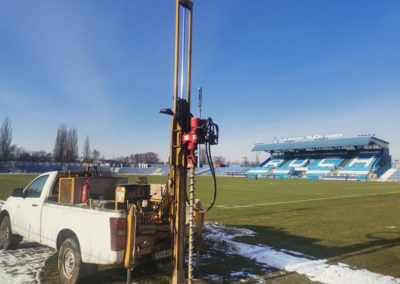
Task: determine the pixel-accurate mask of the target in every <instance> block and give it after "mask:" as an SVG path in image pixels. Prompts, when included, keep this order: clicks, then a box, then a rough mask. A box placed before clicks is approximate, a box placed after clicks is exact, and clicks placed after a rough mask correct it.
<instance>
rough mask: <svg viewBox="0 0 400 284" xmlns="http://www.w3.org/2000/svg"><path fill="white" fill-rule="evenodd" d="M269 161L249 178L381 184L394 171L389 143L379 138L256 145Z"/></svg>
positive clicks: (312, 139) (319, 138)
mask: <svg viewBox="0 0 400 284" xmlns="http://www.w3.org/2000/svg"><path fill="white" fill-rule="evenodd" d="M252 151H255V152H260V151H262V152H267V153H269V158H268V159H266V160H265V161H264V162H262V163H261V164H260V165H259V166H258V167H255V168H252V169H250V170H249V171H248V172H247V173H246V177H249V178H251V177H265V178H305V179H339V180H359V181H367V180H377V179H378V178H379V177H380V176H381V175H382V174H384V173H385V172H386V171H387V170H388V169H390V168H391V164H392V161H391V156H390V154H389V143H388V142H386V141H384V140H382V139H379V138H377V137H375V136H370V135H362V136H358V137H352V138H344V137H343V135H338V134H335V135H325V136H324V135H318V136H314V137H310V136H308V137H301V138H289V139H282V140H277V139H275V140H274V142H273V143H271V144H256V145H255V146H254V147H253V149H252Z"/></svg>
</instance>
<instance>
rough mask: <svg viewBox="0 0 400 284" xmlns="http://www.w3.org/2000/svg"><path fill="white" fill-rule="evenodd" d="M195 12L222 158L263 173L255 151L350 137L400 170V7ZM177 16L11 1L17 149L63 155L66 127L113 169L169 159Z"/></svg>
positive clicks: (283, 4)
mask: <svg viewBox="0 0 400 284" xmlns="http://www.w3.org/2000/svg"><path fill="white" fill-rule="evenodd" d="M194 4H195V6H194V39H193V44H194V47H193V73H192V87H193V92H194V93H195V91H196V89H197V88H198V87H199V86H202V87H203V89H204V93H203V100H204V102H203V113H204V115H207V116H212V117H213V118H214V121H216V122H217V123H219V125H220V129H221V130H220V135H221V139H220V145H218V146H217V147H214V154H215V155H223V156H225V157H226V158H227V159H228V160H231V161H235V160H237V161H239V160H240V159H241V157H244V156H247V157H249V159H250V160H254V159H255V153H252V152H250V149H251V148H252V146H253V144H254V143H256V142H270V141H271V140H272V138H273V137H275V136H277V137H281V138H284V137H293V136H303V135H313V134H321V133H338V132H339V133H344V134H346V136H354V135H358V134H364V133H375V134H376V135H377V136H378V137H380V138H382V139H385V140H387V141H389V142H390V143H391V152H392V154H393V156H394V157H395V158H399V157H400V126H399V125H400V124H399V123H398V119H399V113H400V112H399V106H400V80H399V78H400V53H399V50H400V2H399V1H322V0H314V1H311V0H308V1H297V0H296V1H294V0H293V1H289V0H287V1H281V0H279V1H278V0H276V1H267V0H258V1H257V0H255V1H251V5H250V2H249V1H244V0H243V1H239V0H231V1H223V0H219V1H211V0H201V1H194ZM174 13H175V1H173V0H163V1H161V0H160V1H144V0H143V1H1V2H0V50H1V52H0V122H1V121H2V120H3V119H4V118H5V117H6V116H7V115H8V116H9V117H10V118H11V119H12V123H13V129H14V139H13V143H16V144H18V145H20V146H23V147H24V148H26V149H29V150H41V149H44V150H47V151H51V150H52V149H53V145H54V141H55V136H56V131H57V128H58V126H59V125H60V124H61V123H65V124H67V125H68V126H75V127H76V128H77V129H78V135H79V138H80V146H81V147H80V148H82V145H83V142H84V139H85V137H86V135H89V137H90V140H91V146H92V148H96V149H98V150H100V152H101V153H102V154H103V155H105V156H106V157H108V158H113V157H118V156H120V155H128V154H130V153H138V152H144V151H155V152H157V153H159V154H160V156H161V157H162V158H163V159H167V156H168V151H169V122H170V121H169V117H167V116H163V115H160V114H158V111H159V109H160V108H164V107H171V106H172V95H173V49H174V18H175V14H174ZM193 106H194V107H196V106H197V102H195V103H194V104H193ZM195 113H196V111H195Z"/></svg>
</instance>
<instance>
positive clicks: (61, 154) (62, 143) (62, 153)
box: [53, 124, 68, 162]
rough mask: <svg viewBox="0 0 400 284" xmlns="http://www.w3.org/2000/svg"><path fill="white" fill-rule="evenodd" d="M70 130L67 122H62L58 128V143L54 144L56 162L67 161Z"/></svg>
mask: <svg viewBox="0 0 400 284" xmlns="http://www.w3.org/2000/svg"><path fill="white" fill-rule="evenodd" d="M67 137H68V131H67V126H66V125H65V124H61V125H60V127H59V128H58V130H57V137H56V143H55V144H54V150H53V157H54V160H55V161H56V162H65V161H66V159H65V158H66V151H67Z"/></svg>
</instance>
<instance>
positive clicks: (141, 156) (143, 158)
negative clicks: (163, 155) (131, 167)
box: [129, 152, 160, 165]
mask: <svg viewBox="0 0 400 284" xmlns="http://www.w3.org/2000/svg"><path fill="white" fill-rule="evenodd" d="M129 160H130V161H131V162H132V163H133V164H136V165H138V164H140V163H145V164H157V163H159V162H160V158H159V157H158V154H157V153H154V152H147V153H137V154H133V155H130V157H129Z"/></svg>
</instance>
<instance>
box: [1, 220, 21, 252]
mask: <svg viewBox="0 0 400 284" xmlns="http://www.w3.org/2000/svg"><path fill="white" fill-rule="evenodd" d="M21 241H22V237H21V236H18V235H14V234H12V231H11V222H10V217H8V216H7V215H6V216H4V217H3V219H1V221H0V249H15V248H16V247H18V245H19V243H20V242H21Z"/></svg>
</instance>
